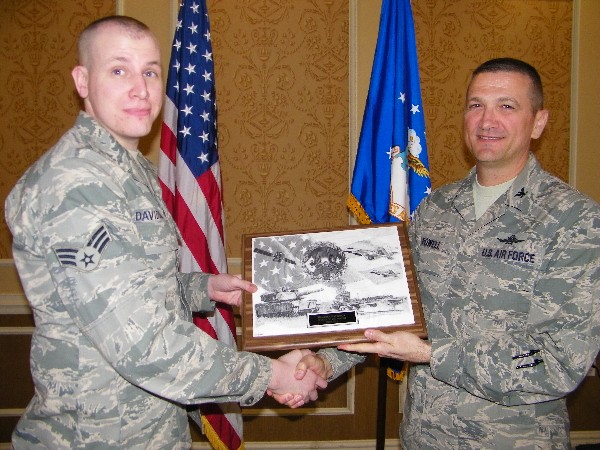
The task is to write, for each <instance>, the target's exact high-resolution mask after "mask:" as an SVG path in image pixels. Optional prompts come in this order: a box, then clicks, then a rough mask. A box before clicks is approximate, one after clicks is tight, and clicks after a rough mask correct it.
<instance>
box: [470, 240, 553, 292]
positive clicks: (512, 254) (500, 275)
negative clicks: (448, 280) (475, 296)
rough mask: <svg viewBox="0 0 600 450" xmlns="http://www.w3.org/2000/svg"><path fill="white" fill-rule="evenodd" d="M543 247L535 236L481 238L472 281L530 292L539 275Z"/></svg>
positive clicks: (481, 284)
mask: <svg viewBox="0 0 600 450" xmlns="http://www.w3.org/2000/svg"><path fill="white" fill-rule="evenodd" d="M543 259H544V246H543V245H541V243H540V242H539V239H537V238H536V236H532V235H529V234H527V233H521V234H520V235H515V234H511V235H500V236H496V237H493V238H485V239H482V240H481V241H480V244H479V246H478V252H477V254H476V255H474V263H475V264H476V265H477V267H474V268H473V271H472V273H473V274H475V275H474V277H473V279H472V282H473V283H474V284H476V285H480V286H484V287H485V288H486V289H492V290H509V291H511V292H531V291H532V290H533V288H534V286H535V282H536V281H537V279H538V278H539V272H540V268H541V266H542V261H543Z"/></svg>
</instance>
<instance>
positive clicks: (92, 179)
mask: <svg viewBox="0 0 600 450" xmlns="http://www.w3.org/2000/svg"><path fill="white" fill-rule="evenodd" d="M160 192H161V191H160V187H159V185H158V183H157V181H156V174H155V172H154V169H153V168H152V166H151V165H150V163H149V162H148V161H147V160H146V159H145V158H144V157H143V156H142V155H141V154H138V155H137V158H136V155H135V154H131V153H130V152H128V151H127V150H126V149H124V148H123V147H122V146H121V145H119V144H118V143H117V142H116V141H115V140H114V139H113V137H112V136H111V135H110V134H109V133H108V132H107V131H106V130H104V129H103V128H102V127H100V125H98V124H97V123H96V122H95V121H94V120H93V119H92V118H91V117H90V116H89V115H87V114H86V113H83V112H82V113H80V115H79V117H78V119H77V122H76V124H75V126H74V127H73V128H72V129H71V130H69V131H68V132H67V133H66V134H65V135H64V136H63V137H62V138H61V140H60V141H59V142H58V144H57V145H55V146H54V147H53V148H52V149H51V150H50V151H49V152H47V153H46V154H45V155H44V156H43V157H42V158H41V159H40V160H39V161H38V162H37V163H36V164H34V165H33V166H32V167H31V168H30V169H29V170H28V171H27V172H26V173H25V175H24V176H23V177H22V178H21V179H20V180H19V182H18V183H17V185H16V187H15V188H14V189H13V191H12V192H11V193H10V195H9V197H8V198H7V201H6V219H7V223H8V225H9V227H10V229H11V231H12V233H13V253H14V259H15V263H16V265H17V269H18V271H19V275H20V277H21V281H22V284H23V287H24V290H25V293H26V295H27V298H28V300H29V303H30V305H31V308H32V310H33V314H34V319H35V324H36V327H35V331H34V333H33V336H32V343H31V372H32V376H33V380H34V384H35V394H34V397H33V399H32V400H31V402H30V404H29V406H28V407H27V410H26V412H25V414H24V415H23V416H22V418H21V420H20V421H19V423H18V425H17V427H16V429H15V431H14V434H13V445H14V446H15V448H17V449H36V448H52V449H60V448H69V449H91V448H102V449H110V448H114V449H125V448H126V449H166V448H169V449H175V448H189V447H190V445H191V438H190V434H189V428H188V420H187V415H186V409H185V406H184V405H188V404H195V403H202V402H208V401H211V402H213V401H223V402H226V401H227V402H228V401H234V402H241V403H242V404H245V405H249V404H253V403H254V402H256V401H258V400H259V399H260V398H261V397H262V396H263V394H264V392H265V390H266V388H267V384H268V382H269V380H270V378H271V362H270V360H269V359H268V358H266V357H262V356H259V355H256V354H252V353H247V352H240V353H238V352H237V351H236V349H234V348H231V347H228V346H226V345H224V344H223V343H221V342H218V341H216V340H213V339H211V338H210V337H209V336H208V335H206V334H205V333H203V332H202V331H201V330H200V329H199V328H197V327H196V326H195V325H194V324H193V323H191V321H190V320H191V311H210V310H212V309H213V308H214V304H213V303H212V302H211V301H210V300H209V299H208V298H207V294H206V286H207V279H208V275H206V274H180V273H178V272H177V268H178V233H177V229H176V227H175V224H174V223H173V221H172V219H171V217H170V215H169V213H168V212H167V210H166V208H165V206H164V204H163V202H162V200H161V193H160Z"/></svg>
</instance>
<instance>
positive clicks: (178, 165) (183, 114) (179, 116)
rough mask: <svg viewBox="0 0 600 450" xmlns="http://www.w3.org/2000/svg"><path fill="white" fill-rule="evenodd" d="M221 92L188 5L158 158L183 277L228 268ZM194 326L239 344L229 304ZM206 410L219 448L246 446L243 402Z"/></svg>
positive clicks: (206, 38)
mask: <svg viewBox="0 0 600 450" xmlns="http://www.w3.org/2000/svg"><path fill="white" fill-rule="evenodd" d="M215 93H216V91H215V84H214V61H213V57H212V46H211V37H210V23H209V19H208V11H207V7H206V2H205V0H193V1H189V0H183V1H181V3H180V5H179V17H178V22H177V27H176V30H175V36H174V38H173V47H172V52H171V59H170V63H169V70H168V76H167V88H166V98H165V105H164V110H163V124H162V131H161V143H160V147H161V153H160V157H159V180H160V183H161V186H162V190H163V199H164V201H165V203H166V205H167V207H168V209H169V211H170V212H171V214H172V215H173V218H174V219H175V222H176V224H177V226H178V228H179V230H180V232H181V235H182V238H183V243H182V249H181V270H182V271H183V272H193V271H202V272H206V273H221V272H225V271H226V270H227V262H226V257H225V247H224V242H223V241H224V235H223V209H222V196H221V176H220V167H219V155H218V151H217V106H216V98H215ZM194 323H196V325H198V326H199V327H200V328H201V329H202V330H204V331H205V332H206V333H208V334H209V335H210V336H212V337H213V338H215V339H219V340H221V341H223V342H226V343H229V344H230V345H235V323H234V320H233V312H232V310H231V308H230V307H228V306H226V305H223V306H219V307H218V308H217V310H216V312H215V314H214V316H210V317H194ZM201 412H202V423H203V425H204V430H205V434H206V435H207V437H208V439H209V440H210V442H211V444H212V446H213V447H214V448H216V449H236V450H237V449H239V448H241V447H243V443H242V429H243V425H242V418H241V414H240V409H239V405H237V404H219V405H217V404H214V405H203V406H202V407H201Z"/></svg>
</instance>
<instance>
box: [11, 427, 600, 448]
mask: <svg viewBox="0 0 600 450" xmlns="http://www.w3.org/2000/svg"><path fill="white" fill-rule="evenodd" d="M599 442H600V431H574V432H572V433H571V445H572V446H573V447H576V446H578V445H584V444H596V443H599ZM375 444H376V442H375V439H364V440H354V441H290V442H282V441H279V442H244V448H246V449H247V450H306V449H307V448H310V449H336V450H337V449H340V448H343V449H346V450H372V449H374V448H375ZM399 448H400V439H386V440H385V447H384V449H385V450H398V449H399ZM11 449H12V447H11V445H10V444H8V443H7V444H0V450H11ZM192 450H212V447H211V446H210V444H208V443H204V442H194V443H193V444H192Z"/></svg>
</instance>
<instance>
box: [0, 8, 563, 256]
mask: <svg viewBox="0 0 600 450" xmlns="http://www.w3.org/2000/svg"><path fill="white" fill-rule="evenodd" d="M359 1H361V2H362V1H371V0H359ZM207 3H208V7H209V11H210V19H211V26H212V37H213V50H214V54H215V63H216V72H217V73H216V80H217V90H218V92H217V98H218V105H219V114H220V115H219V133H220V136H219V139H220V141H219V148H220V155H221V160H222V166H221V168H222V177H223V187H224V203H225V214H226V230H227V253H228V256H230V257H239V256H240V254H241V248H240V246H241V236H242V234H244V233H254V232H274V231H278V230H299V229H306V228H309V227H333V226H341V225H345V224H346V223H347V218H348V215H347V211H346V207H345V200H346V196H347V189H348V177H349V175H348V173H347V167H348V145H349V144H348V139H349V132H348V120H349V116H348V99H349V93H348V61H349V54H348V51H349V50H348V31H349V30H348V27H349V19H348V14H349V9H348V8H349V4H348V3H349V2H348V0H280V1H277V2H271V1H258V0H208V1H207ZM374 3H377V2H374ZM412 3H413V14H414V19H415V26H416V30H417V42H418V47H419V48H418V50H419V59H420V69H421V77H422V78H421V86H422V90H423V98H424V106H425V117H426V121H427V136H428V147H429V152H430V153H429V158H430V165H431V172H432V180H433V184H434V187H438V186H440V185H442V184H445V183H447V182H449V181H452V180H454V179H457V178H460V177H462V176H464V174H465V173H466V172H467V171H468V169H469V168H470V167H471V165H472V161H470V160H469V158H468V156H467V155H466V151H465V150H464V147H463V144H462V137H461V134H462V105H463V101H464V90H465V85H466V82H467V80H468V75H469V72H470V70H472V69H473V68H474V67H475V66H476V65H478V64H479V63H480V62H482V61H484V60H485V59H488V58H491V57H496V56H505V55H510V56H515V57H518V58H522V59H525V60H527V61H529V62H531V63H532V64H534V65H535V66H536V67H538V69H539V70H540V72H541V75H542V79H543V81H544V83H545V90H546V98H547V100H548V101H547V104H546V106H547V107H548V108H549V109H550V110H551V119H550V123H549V126H548V128H547V130H546V133H545V135H544V136H543V137H542V139H541V140H540V142H539V144H538V145H536V152H537V154H538V156H539V158H540V159H541V160H542V163H543V164H544V165H545V166H546V167H547V168H548V169H549V170H550V171H552V172H553V173H555V174H557V175H558V176H560V177H561V178H563V179H566V178H567V174H568V158H569V149H568V143H569V107H570V105H569V99H570V61H571V27H572V23H571V16H572V1H571V0H495V1H489V0H412ZM114 11H115V3H114V1H108V0H94V1H92V0H76V1H68V2H67V1H61V0H44V1H42V0H35V1H34V0H29V1H27V2H23V1H20V0H3V1H2V2H0V63H1V67H2V70H1V71H0V85H1V86H3V89H2V90H0V199H1V200H2V203H3V201H4V198H5V197H6V195H7V194H8V192H9V191H10V189H11V188H12V186H13V185H14V183H15V182H16V180H17V179H18V177H19V176H20V175H21V174H22V173H23V171H24V170H25V169H26V168H27V167H28V166H29V165H30V164H31V163H32V162H33V161H34V160H35V159H37V157H38V156H39V155H40V154H41V153H43V152H44V151H45V150H46V149H47V148H48V147H50V146H51V145H52V144H53V143H54V142H55V141H56V140H57V139H58V137H59V136H60V135H61V134H62V133H63V132H64V131H65V130H66V129H67V128H68V127H69V126H70V125H71V124H72V122H73V119H74V117H75V115H76V113H77V109H78V101H77V99H76V97H75V94H74V91H73V88H72V87H71V86H72V82H71V77H70V69H71V67H72V65H73V64H74V62H75V48H74V42H75V37H76V35H77V34H78V31H79V30H80V29H81V27H82V26H83V25H84V24H86V23H88V22H89V21H91V20H92V19H93V18H95V17H99V16H102V15H106V14H110V13H112V12H114ZM373 14H377V15H378V14H379V6H377V7H375V8H373ZM3 217H4V210H3V208H2V218H3ZM10 242H11V240H10V234H9V232H8V230H7V227H6V224H5V222H4V220H2V222H0V258H10V257H11V252H10Z"/></svg>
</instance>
